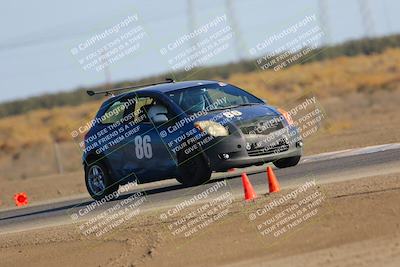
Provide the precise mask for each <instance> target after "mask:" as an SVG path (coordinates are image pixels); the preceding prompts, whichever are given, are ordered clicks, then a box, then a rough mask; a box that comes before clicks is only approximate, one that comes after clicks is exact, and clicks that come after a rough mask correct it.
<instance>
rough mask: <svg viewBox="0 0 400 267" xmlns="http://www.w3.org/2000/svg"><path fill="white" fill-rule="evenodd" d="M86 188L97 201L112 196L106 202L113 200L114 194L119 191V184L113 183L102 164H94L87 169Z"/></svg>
mask: <svg viewBox="0 0 400 267" xmlns="http://www.w3.org/2000/svg"><path fill="white" fill-rule="evenodd" d="M85 181H86V188H87V190H88V192H89V194H90V196H91V197H92V198H93V199H95V200H101V199H102V198H104V197H106V196H107V195H110V197H109V198H106V200H111V199H112V198H113V197H112V194H113V193H114V192H115V191H117V190H118V188H119V184H118V183H112V181H111V179H110V176H109V174H108V172H107V169H106V167H105V166H104V165H103V164H102V163H100V162H99V163H92V164H90V165H88V166H86V167H85Z"/></svg>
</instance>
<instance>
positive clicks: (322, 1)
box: [318, 0, 332, 45]
mask: <svg viewBox="0 0 400 267" xmlns="http://www.w3.org/2000/svg"><path fill="white" fill-rule="evenodd" d="M328 10H329V7H328V0H319V1H318V11H319V14H318V15H319V21H320V25H321V28H322V29H321V30H322V32H323V33H324V40H323V44H324V45H328V44H329V43H330V42H331V41H332V40H331V29H330V26H329V11H328Z"/></svg>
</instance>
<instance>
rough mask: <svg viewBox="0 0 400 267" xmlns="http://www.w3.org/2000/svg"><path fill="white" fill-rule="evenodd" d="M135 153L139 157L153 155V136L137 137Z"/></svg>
mask: <svg viewBox="0 0 400 267" xmlns="http://www.w3.org/2000/svg"><path fill="white" fill-rule="evenodd" d="M135 153H136V157H137V158H138V159H142V158H144V157H145V158H147V159H151V158H152V157H153V148H152V147H151V138H150V136H149V135H145V136H143V137H142V136H140V135H139V136H136V137H135Z"/></svg>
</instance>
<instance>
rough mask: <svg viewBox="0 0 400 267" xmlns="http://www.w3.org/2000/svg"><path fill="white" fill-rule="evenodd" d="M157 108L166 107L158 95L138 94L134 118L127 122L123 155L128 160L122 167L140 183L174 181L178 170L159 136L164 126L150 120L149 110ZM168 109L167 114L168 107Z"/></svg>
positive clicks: (171, 155)
mask: <svg viewBox="0 0 400 267" xmlns="http://www.w3.org/2000/svg"><path fill="white" fill-rule="evenodd" d="M155 106H157V107H160V106H163V103H161V101H160V100H159V99H158V98H157V97H156V96H150V95H146V94H144V93H139V92H138V93H137V95H136V97H135V107H134V110H133V116H132V119H131V120H130V122H129V123H127V124H128V126H127V128H126V129H127V130H128V132H127V131H125V136H126V138H127V140H126V146H125V148H124V154H125V155H126V157H127V158H126V159H129V160H126V162H125V165H124V167H123V168H124V170H126V171H127V172H126V173H127V174H128V175H133V176H135V178H136V179H138V181H139V182H150V181H155V180H161V179H167V178H171V175H173V172H174V170H175V169H176V163H175V160H174V158H173V154H172V153H171V151H170V150H169V149H168V147H167V146H166V144H165V141H164V140H163V139H162V138H161V137H160V135H159V132H160V131H161V129H162V126H161V128H160V126H159V125H156V124H155V123H154V122H153V121H152V120H151V118H150V117H149V111H150V110H151V109H152V108H153V107H155ZM165 110H166V111H167V112H168V108H167V107H165ZM165 115H166V116H167V115H170V114H165ZM130 180H132V179H130Z"/></svg>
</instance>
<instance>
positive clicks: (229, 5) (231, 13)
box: [225, 0, 243, 61]
mask: <svg viewBox="0 0 400 267" xmlns="http://www.w3.org/2000/svg"><path fill="white" fill-rule="evenodd" d="M225 7H226V13H227V16H228V18H229V21H230V25H231V27H232V31H233V34H234V37H233V38H234V39H233V42H234V45H235V52H236V58H237V60H238V61H241V60H242V59H243V57H242V50H241V40H242V38H241V33H240V29H239V25H238V23H237V20H236V16H235V10H234V6H233V1H232V0H225Z"/></svg>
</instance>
